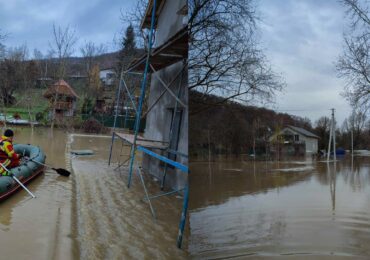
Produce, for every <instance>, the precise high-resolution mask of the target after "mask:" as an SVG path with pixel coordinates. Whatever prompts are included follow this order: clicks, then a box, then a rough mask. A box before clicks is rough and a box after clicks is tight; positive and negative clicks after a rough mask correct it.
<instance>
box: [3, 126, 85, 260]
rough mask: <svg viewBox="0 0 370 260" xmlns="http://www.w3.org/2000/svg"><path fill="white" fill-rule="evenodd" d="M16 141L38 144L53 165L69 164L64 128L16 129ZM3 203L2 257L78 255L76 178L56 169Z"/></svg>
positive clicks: (54, 257) (62, 257)
mask: <svg viewBox="0 0 370 260" xmlns="http://www.w3.org/2000/svg"><path fill="white" fill-rule="evenodd" d="M14 142H15V143H30V144H34V145H38V146H40V147H41V148H42V150H43V151H44V152H45V154H46V155H47V157H46V162H47V163H48V164H50V165H53V166H56V167H61V168H68V167H67V163H66V156H65V155H66V150H65V149H66V146H65V143H66V135H65V134H64V133H63V132H62V131H57V130H54V131H53V132H51V131H50V130H49V129H44V128H35V129H34V131H31V129H30V128H17V129H15V138H14ZM27 187H28V188H29V189H30V190H31V191H32V192H33V193H34V194H35V195H36V197H37V198H36V199H32V198H30V197H29V195H28V194H27V193H26V192H25V191H23V190H21V191H19V192H17V193H16V194H14V195H12V196H11V197H10V198H9V199H7V200H6V201H4V202H2V203H0V252H1V258H2V259H72V258H74V257H75V256H77V255H78V252H77V250H76V247H75V245H76V243H74V234H73V233H74V230H73V229H72V225H71V223H72V218H71V201H72V178H65V177H62V176H59V175H58V174H56V173H55V172H54V171H52V170H46V172H45V174H43V175H41V176H39V177H37V178H36V179H35V180H33V181H32V182H31V183H29V184H28V185H27Z"/></svg>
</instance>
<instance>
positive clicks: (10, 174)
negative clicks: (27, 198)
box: [0, 163, 36, 198]
mask: <svg viewBox="0 0 370 260" xmlns="http://www.w3.org/2000/svg"><path fill="white" fill-rule="evenodd" d="M0 165H1V167H3V169H4V170H5V171H7V172H8V173H9V176H10V177H12V178H13V179H14V180H15V181H16V182H18V184H19V185H20V186H21V187H22V188H23V189H24V190H25V191H27V192H28V194H30V195H31V197H32V198H36V196H35V195H33V193H32V192H31V191H30V190H29V189H27V188H26V186H24V185H23V183H22V182H21V181H20V180H18V178H17V177H15V176H14V174H13V173H11V172H10V171H9V170H8V169H7V168H6V167H5V166H4V165H3V164H2V163H0Z"/></svg>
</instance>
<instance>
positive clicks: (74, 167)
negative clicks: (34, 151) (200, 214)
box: [0, 128, 187, 259]
mask: <svg viewBox="0 0 370 260" xmlns="http://www.w3.org/2000/svg"><path fill="white" fill-rule="evenodd" d="M110 141H111V139H110V138H106V137H101V136H100V137H86V136H81V135H79V134H68V133H65V132H63V131H61V130H54V131H52V132H51V131H50V129H47V128H35V129H34V131H31V129H29V128H16V129H15V142H16V143H17V142H18V143H31V144H35V145H39V146H40V147H41V148H42V149H43V150H44V152H45V153H46V155H47V158H46V163H47V164H50V165H53V166H56V167H61V168H66V169H68V170H71V171H72V175H71V176H70V177H69V178H65V177H62V176H59V175H58V174H56V173H55V172H54V171H52V170H47V171H46V172H45V174H44V175H41V176H40V177H38V178H36V179H35V180H34V181H32V182H31V183H29V184H28V185H27V186H28V188H29V189H30V190H31V191H32V192H34V193H35V195H36V196H37V198H36V199H30V198H29V196H28V195H27V193H26V192H24V191H19V192H18V193H16V194H14V195H13V196H12V197H10V198H9V199H8V200H6V201H4V202H3V203H1V204H0V258H1V259H144V258H145V259H153V258H156V259H174V258H176V259H182V258H186V257H187V253H186V252H185V251H184V250H179V249H177V247H176V236H177V228H178V221H179V218H180V214H181V202H182V199H181V198H179V197H164V198H161V199H158V200H156V201H154V203H153V205H154V208H155V210H156V215H157V219H156V220H154V219H153V218H152V215H151V213H150V210H149V207H148V205H147V204H146V203H145V202H143V201H142V198H143V196H144V192H143V188H142V186H141V184H140V182H139V180H138V178H137V177H136V176H134V178H133V182H132V186H131V188H130V189H128V188H127V186H126V183H127V170H126V169H122V170H120V171H117V170H114V168H115V166H116V165H114V164H113V165H112V166H110V167H108V166H107V158H108V152H109V145H110ZM71 149H90V150H93V151H94V155H91V156H71V155H70V151H71ZM124 149H127V148H124ZM121 150H122V147H121V146H119V145H116V146H115V149H114V156H113V161H114V162H116V161H117V156H118V155H119V154H120V153H121V152H122V151H121ZM127 152H128V151H123V153H127ZM146 183H147V187H148V190H149V193H150V194H155V193H158V192H159V186H158V184H157V183H155V182H154V181H153V180H152V179H151V178H149V177H147V176H146ZM186 243H187V241H186V240H185V247H187V245H186Z"/></svg>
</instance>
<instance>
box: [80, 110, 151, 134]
mask: <svg viewBox="0 0 370 260" xmlns="http://www.w3.org/2000/svg"><path fill="white" fill-rule="evenodd" d="M81 118H82V120H83V121H85V120H87V119H89V118H94V119H96V120H97V121H99V122H100V123H101V124H102V125H104V126H105V127H113V125H114V116H113V115H112V116H111V115H97V114H95V115H90V114H82V115H81ZM145 123H146V121H145V119H142V120H141V122H140V127H139V132H143V131H144V129H145ZM134 126H135V117H132V116H127V117H126V116H125V115H118V116H117V122H116V127H117V128H128V129H130V130H133V129H134Z"/></svg>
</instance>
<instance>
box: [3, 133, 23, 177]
mask: <svg viewBox="0 0 370 260" xmlns="http://www.w3.org/2000/svg"><path fill="white" fill-rule="evenodd" d="M13 137H14V132H13V131H12V130H11V129H6V130H5V132H4V135H3V136H1V139H0V163H1V164H2V165H4V166H5V167H6V168H7V169H11V168H14V167H17V166H18V165H19V159H20V158H21V155H19V154H17V153H16V152H15V151H14V149H13V144H12V142H13ZM0 174H1V175H2V176H7V175H8V172H7V171H6V170H5V169H4V168H3V167H1V166H0Z"/></svg>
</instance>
